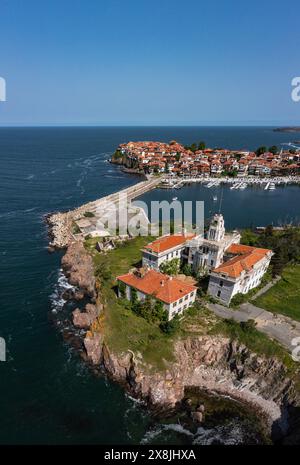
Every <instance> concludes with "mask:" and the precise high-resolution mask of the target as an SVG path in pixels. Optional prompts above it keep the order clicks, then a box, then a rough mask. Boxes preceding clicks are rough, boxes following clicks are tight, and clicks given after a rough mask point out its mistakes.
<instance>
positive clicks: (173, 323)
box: [160, 315, 180, 336]
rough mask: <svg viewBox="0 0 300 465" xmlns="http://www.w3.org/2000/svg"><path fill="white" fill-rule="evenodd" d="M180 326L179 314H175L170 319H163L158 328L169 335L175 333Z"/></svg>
mask: <svg viewBox="0 0 300 465" xmlns="http://www.w3.org/2000/svg"><path fill="white" fill-rule="evenodd" d="M179 327H180V318H179V315H175V316H174V318H173V319H172V320H170V321H165V322H163V323H161V325H160V329H161V330H162V331H163V332H164V333H166V334H168V335H169V336H171V335H172V334H174V333H176V331H178V329H179Z"/></svg>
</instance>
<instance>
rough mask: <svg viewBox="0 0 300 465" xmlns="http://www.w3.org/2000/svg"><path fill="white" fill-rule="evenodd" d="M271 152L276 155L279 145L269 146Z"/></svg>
mask: <svg viewBox="0 0 300 465" xmlns="http://www.w3.org/2000/svg"><path fill="white" fill-rule="evenodd" d="M269 152H271V153H273V155H276V153H278V147H277V146H276V145H272V146H271V147H270V148H269Z"/></svg>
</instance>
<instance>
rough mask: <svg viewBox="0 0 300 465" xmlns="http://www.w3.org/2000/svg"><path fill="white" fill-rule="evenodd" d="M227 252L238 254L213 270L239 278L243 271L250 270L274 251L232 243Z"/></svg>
mask: <svg viewBox="0 0 300 465" xmlns="http://www.w3.org/2000/svg"><path fill="white" fill-rule="evenodd" d="M227 252H229V253H232V254H234V255H237V256H236V257H233V258H231V259H230V260H228V261H227V262H224V263H222V265H220V266H219V267H218V268H215V269H214V270H213V272H214V273H225V274H227V275H228V276H230V277H232V278H238V277H239V276H240V275H241V273H242V272H243V271H250V270H251V269H252V268H253V266H254V265H255V264H256V263H258V262H259V261H260V260H262V259H263V258H264V257H265V256H266V255H267V254H268V253H270V252H272V251H271V250H269V249H260V248H258V247H251V246H248V245H242V244H232V245H231V246H230V247H229V248H228V250H227Z"/></svg>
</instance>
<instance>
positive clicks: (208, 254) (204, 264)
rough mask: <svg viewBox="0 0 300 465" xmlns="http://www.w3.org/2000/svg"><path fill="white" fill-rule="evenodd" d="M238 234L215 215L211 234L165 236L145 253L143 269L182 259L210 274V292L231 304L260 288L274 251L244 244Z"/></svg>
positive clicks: (201, 271) (157, 267)
mask: <svg viewBox="0 0 300 465" xmlns="http://www.w3.org/2000/svg"><path fill="white" fill-rule="evenodd" d="M240 239H241V236H240V234H239V233H238V232H237V231H233V232H232V233H226V231H225V225H224V218H223V215H221V214H215V215H214V216H213V218H212V220H211V222H210V226H209V229H208V232H207V234H205V235H191V234H189V235H186V234H174V235H168V236H163V237H160V238H159V239H157V240H156V241H154V242H151V243H150V244H148V245H147V246H146V247H144V249H143V250H142V255H143V266H145V267H149V268H152V269H154V270H157V271H159V267H160V265H161V264H162V263H164V262H166V261H170V260H173V259H174V258H179V259H180V261H181V262H182V263H186V264H189V265H191V267H192V269H193V271H195V272H198V273H199V272H200V274H203V275H205V274H210V279H209V286H208V293H209V294H210V295H212V296H213V297H215V298H217V299H218V300H220V301H221V302H223V303H225V304H226V305H228V304H229V303H230V301H231V299H232V297H233V296H234V295H235V294H238V293H242V294H246V293H247V292H248V291H250V290H251V289H253V288H254V287H256V286H258V285H259V284H260V283H261V279H262V277H263V275H264V273H265V272H266V270H267V268H268V266H269V264H270V261H271V258H272V255H273V252H272V251H271V250H268V249H261V248H258V247H250V246H245V245H241V244H240Z"/></svg>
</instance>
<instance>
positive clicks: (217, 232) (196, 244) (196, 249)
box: [182, 214, 241, 274]
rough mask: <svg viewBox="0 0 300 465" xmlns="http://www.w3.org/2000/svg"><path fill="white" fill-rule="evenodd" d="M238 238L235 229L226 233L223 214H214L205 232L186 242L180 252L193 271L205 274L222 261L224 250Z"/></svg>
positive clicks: (237, 240)
mask: <svg viewBox="0 0 300 465" xmlns="http://www.w3.org/2000/svg"><path fill="white" fill-rule="evenodd" d="M240 239H241V236H240V234H239V233H238V232H237V231H233V233H231V234H227V233H226V231H225V225H224V218H223V215H221V214H215V215H214V216H213V218H212V220H211V222H210V226H209V229H208V232H207V234H206V235H205V236H195V237H194V238H193V239H191V240H190V241H188V242H187V244H186V247H185V249H184V251H183V252H182V257H183V260H184V261H185V262H186V263H188V264H189V265H191V267H192V269H193V270H194V271H195V272H200V273H203V274H206V273H207V272H209V271H210V270H212V269H214V268H217V267H218V266H219V265H220V264H221V263H222V261H223V257H224V254H225V251H226V250H227V249H228V248H229V247H230V246H231V245H232V244H238V243H239V242H240Z"/></svg>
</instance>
